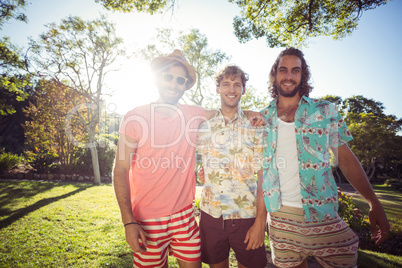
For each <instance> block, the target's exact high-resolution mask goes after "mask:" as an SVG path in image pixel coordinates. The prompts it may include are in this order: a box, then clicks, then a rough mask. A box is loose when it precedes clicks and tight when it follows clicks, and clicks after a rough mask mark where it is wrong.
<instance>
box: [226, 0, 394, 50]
mask: <svg viewBox="0 0 402 268" xmlns="http://www.w3.org/2000/svg"><path fill="white" fill-rule="evenodd" d="M229 2H232V3H235V4H237V5H238V6H239V7H240V8H241V16H236V17H235V18H234V21H233V27H234V32H235V35H236V36H237V38H238V39H239V41H240V42H242V43H245V42H247V41H249V40H251V39H252V38H256V39H258V38H262V37H264V38H265V39H266V41H267V44H268V46H270V47H285V46H290V45H292V46H303V45H306V43H307V40H308V39H309V38H312V37H316V36H321V35H324V36H332V37H333V38H334V39H341V38H344V37H345V36H347V35H350V34H351V33H352V32H353V31H354V30H355V29H356V28H357V25H358V21H359V19H360V16H361V14H362V13H363V11H366V10H370V9H374V8H376V7H378V6H381V5H384V4H385V3H386V2H387V1H386V0H362V1H349V0H342V1H338V0H330V1H327V0H315V1H314V0H309V1H308V0H302V1H286V0H271V1H268V0H229Z"/></svg>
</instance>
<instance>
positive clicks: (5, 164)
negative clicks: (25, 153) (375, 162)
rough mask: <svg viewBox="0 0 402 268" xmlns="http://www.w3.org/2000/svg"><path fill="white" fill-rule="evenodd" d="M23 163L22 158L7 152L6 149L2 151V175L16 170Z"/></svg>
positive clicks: (0, 167) (0, 154)
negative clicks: (13, 169)
mask: <svg viewBox="0 0 402 268" xmlns="http://www.w3.org/2000/svg"><path fill="white" fill-rule="evenodd" d="M23 161H24V158H23V157H22V156H20V155H16V154H12V153H9V152H5V150H4V148H1V149H0V173H2V172H4V171H7V170H10V169H12V168H14V167H15V166H17V165H18V164H21V163H22V162H23Z"/></svg>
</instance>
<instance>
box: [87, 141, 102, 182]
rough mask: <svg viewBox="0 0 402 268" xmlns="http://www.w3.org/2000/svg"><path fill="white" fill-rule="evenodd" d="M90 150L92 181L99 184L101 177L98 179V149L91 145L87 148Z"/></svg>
mask: <svg viewBox="0 0 402 268" xmlns="http://www.w3.org/2000/svg"><path fill="white" fill-rule="evenodd" d="M89 150H90V151H91V159H92V167H93V172H94V178H95V179H94V182H95V184H100V183H101V179H100V171H99V158H98V150H97V149H96V146H91V147H90V148H89Z"/></svg>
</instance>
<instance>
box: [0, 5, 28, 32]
mask: <svg viewBox="0 0 402 268" xmlns="http://www.w3.org/2000/svg"><path fill="white" fill-rule="evenodd" d="M27 5H28V1H26V0H8V1H1V2H0V30H1V29H2V28H3V25H4V23H5V22H6V21H8V20H9V19H11V18H14V19H16V20H19V21H24V22H27V21H28V18H27V16H26V15H25V14H24V13H22V12H21V10H23V9H25V7H26V6H27Z"/></svg>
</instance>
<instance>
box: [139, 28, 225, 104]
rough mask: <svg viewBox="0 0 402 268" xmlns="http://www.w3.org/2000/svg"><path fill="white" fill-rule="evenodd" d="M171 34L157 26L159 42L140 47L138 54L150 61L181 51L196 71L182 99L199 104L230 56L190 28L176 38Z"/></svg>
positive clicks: (171, 32) (196, 30)
mask: <svg viewBox="0 0 402 268" xmlns="http://www.w3.org/2000/svg"><path fill="white" fill-rule="evenodd" d="M172 36H174V33H173V31H172V30H171V29H158V32H157V35H156V39H157V40H158V44H157V45H148V46H147V47H146V48H144V49H142V50H140V52H139V53H137V56H138V57H140V58H143V59H146V60H151V59H152V58H154V57H156V56H160V55H166V54H168V53H171V52H172V51H173V50H174V49H176V48H179V49H180V50H182V51H183V54H184V55H185V57H186V58H187V60H188V62H189V63H190V64H191V65H192V66H193V67H194V69H195V72H196V73H197V82H196V84H195V86H194V87H193V88H192V89H191V90H188V91H186V93H185V98H183V100H184V101H185V102H191V103H194V104H196V105H200V106H202V105H203V102H204V100H205V98H206V97H205V93H206V92H208V90H209V87H210V84H211V79H213V76H214V75H215V73H216V71H217V70H218V68H219V67H220V65H221V64H222V63H223V62H224V61H227V60H229V57H228V56H227V55H226V54H225V53H224V52H222V51H220V50H214V49H210V48H209V47H208V39H207V37H206V36H205V35H204V34H202V33H200V31H199V30H198V29H191V30H190V32H189V33H187V34H186V33H184V32H182V31H180V32H179V34H178V37H177V39H176V38H172Z"/></svg>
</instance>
